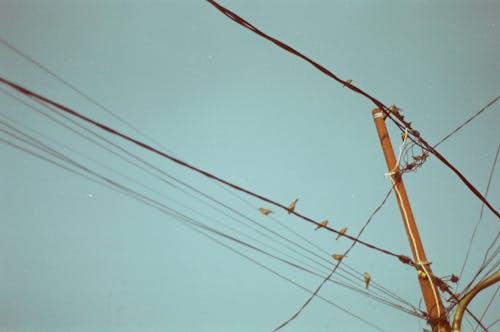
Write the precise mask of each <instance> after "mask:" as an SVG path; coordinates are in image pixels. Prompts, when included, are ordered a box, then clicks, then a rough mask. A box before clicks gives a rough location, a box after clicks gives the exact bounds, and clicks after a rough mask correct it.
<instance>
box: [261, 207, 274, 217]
mask: <svg viewBox="0 0 500 332" xmlns="http://www.w3.org/2000/svg"><path fill="white" fill-rule="evenodd" d="M259 211H260V212H261V213H262V214H264V215H266V216H267V215H268V214H269V213H273V211H271V210H269V209H266V208H259Z"/></svg>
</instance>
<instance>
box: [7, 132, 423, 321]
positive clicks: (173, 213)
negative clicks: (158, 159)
mask: <svg viewBox="0 0 500 332" xmlns="http://www.w3.org/2000/svg"><path fill="white" fill-rule="evenodd" d="M0 131H4V130H2V129H0ZM4 132H5V131H4ZM7 134H9V135H10V136H13V137H15V138H17V139H20V140H22V141H24V142H25V143H27V144H30V145H33V142H31V143H30V142H28V141H26V140H24V139H21V138H19V137H18V136H16V135H12V134H10V133H8V132H7ZM0 141H2V142H5V143H7V144H9V145H11V146H13V147H15V148H18V149H20V150H22V151H24V152H28V153H30V154H32V155H34V156H36V157H38V158H40V159H43V160H46V161H49V162H50V163H52V164H54V165H56V166H59V167H62V168H64V169H66V170H69V171H71V172H73V173H75V172H74V170H72V169H69V168H67V167H65V166H64V165H61V164H59V163H57V162H53V161H52V160H50V159H47V158H46V157H44V156H41V155H39V154H37V153H33V152H32V151H29V150H26V149H24V148H22V147H20V146H17V145H15V144H12V143H10V142H7V141H5V140H4V139H2V138H0ZM33 146H36V147H38V148H39V149H42V150H45V149H47V151H50V152H49V153H51V154H53V155H54V156H55V157H57V158H59V159H62V160H65V161H66V162H70V163H71V164H73V165H75V166H77V167H78V168H80V169H82V170H83V171H84V172H86V173H89V174H90V175H92V176H95V177H97V178H98V179H101V180H102V181H103V182H100V181H97V183H100V184H104V185H105V186H108V187H109V186H111V187H112V189H115V190H116V189H117V190H118V191H121V192H124V193H125V194H127V195H128V196H131V197H132V198H134V199H137V200H139V201H141V202H142V203H144V204H146V205H149V206H151V207H153V208H156V209H158V210H160V211H161V212H163V213H166V214H167V215H169V216H172V217H174V218H176V219H177V220H180V221H182V222H185V223H187V226H192V227H195V228H201V229H202V230H204V231H207V232H210V233H213V234H215V235H218V236H221V237H223V238H226V239H228V240H231V241H233V242H236V243H238V244H240V245H244V246H246V247H248V248H250V249H253V250H256V251H258V252H260V253H261V254H264V255H267V256H269V257H271V258H274V259H277V260H278V261H281V262H282V263H285V264H287V265H290V266H292V267H295V268H298V269H300V270H302V271H305V272H310V271H308V270H307V269H304V268H302V267H301V266H299V265H297V264H294V263H291V262H289V261H286V260H283V259H280V258H279V257H277V256H275V255H272V254H269V253H267V252H266V251H264V250H261V249H259V248H257V247H255V246H252V245H249V244H248V243H246V242H244V241H241V240H239V239H237V238H235V237H232V236H229V235H227V234H225V233H223V232H221V231H218V230H216V229H214V228H212V227H210V226H207V225H205V224H203V223H202V222H199V221H196V220H194V219H192V218H190V217H187V216H186V215H184V214H183V213H180V212H178V211H176V210H175V209H172V208H169V207H167V206H165V205H164V204H162V203H159V202H157V201H155V200H154V199H151V198H149V197H147V196H145V195H143V194H140V193H138V192H136V191H134V190H133V189H130V188H128V187H127V186H124V185H120V184H119V183H117V182H116V181H114V180H111V179H109V178H107V177H104V176H102V175H99V174H97V173H95V172H94V171H91V170H90V169H89V168H87V167H85V166H83V165H81V164H79V163H78V162H75V161H71V159H69V158H67V157H64V156H62V155H60V154H58V153H57V152H56V151H55V150H52V149H50V148H48V147H46V146H45V147H44V146H43V144H41V145H40V144H36V145H33ZM47 151H46V152H47ZM76 174H78V175H82V174H81V173H78V172H76ZM84 177H86V178H88V179H90V180H92V181H95V180H96V179H95V178H89V177H87V176H85V175H84ZM190 228H191V227H190ZM212 239H213V238H212ZM216 242H218V243H219V244H222V242H220V241H218V240H216ZM223 246H224V247H226V248H228V249H230V250H232V251H235V252H239V251H238V250H235V249H234V248H231V247H229V246H227V245H225V244H224V245H223ZM239 253H241V252H239ZM242 255H243V256H245V257H246V258H249V259H250V260H251V261H253V262H254V263H257V264H258V265H260V266H262V267H264V266H265V265H263V264H262V263H259V262H257V261H256V260H255V259H253V258H250V257H249V256H247V255H244V254H242ZM266 270H268V271H270V272H272V273H273V274H276V275H278V276H283V275H282V274H280V273H278V272H276V271H274V270H273V269H271V268H268V267H267V268H266ZM313 274H314V273H313ZM284 279H285V280H286V281H288V282H290V281H291V283H292V284H294V285H295V286H299V287H300V288H302V289H304V290H306V291H308V292H311V291H309V290H307V289H306V288H305V287H303V286H301V285H300V284H298V283H297V282H294V281H293V280H291V279H290V278H288V277H285V278H284ZM321 299H322V300H324V301H326V302H327V303H329V304H331V305H333V306H335V307H336V308H338V309H340V310H342V311H344V312H345V313H347V314H349V315H350V316H352V317H354V318H356V319H358V320H360V321H363V322H365V323H366V324H368V325H370V326H372V327H374V328H376V329H378V330H381V329H380V328H379V327H377V326H376V325H374V324H373V323H371V322H369V321H368V320H366V319H364V318H362V317H360V316H358V315H355V314H354V313H352V312H351V311H349V310H347V309H345V308H343V307H341V306H339V305H337V304H335V303H333V302H332V301H330V300H328V299H326V298H324V297H321ZM403 311H405V310H403ZM405 312H407V313H410V314H413V315H414V316H417V317H420V315H418V313H412V312H411V311H405Z"/></svg>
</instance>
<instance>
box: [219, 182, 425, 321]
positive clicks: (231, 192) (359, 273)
mask: <svg viewBox="0 0 500 332" xmlns="http://www.w3.org/2000/svg"><path fill="white" fill-rule="evenodd" d="M221 188H223V189H224V190H226V191H227V192H228V193H230V194H231V195H233V196H234V197H236V198H237V199H239V200H240V201H242V202H243V203H245V204H246V205H247V206H249V207H251V208H252V209H256V208H257V207H256V206H254V205H253V204H251V203H250V202H249V201H248V200H246V199H244V198H243V197H241V196H240V195H238V194H237V193H235V192H233V191H232V190H230V189H229V188H227V187H225V186H221ZM392 190H393V188H392V187H391V189H390V191H389V193H388V194H387V195H390V192H391V191H392ZM270 219H271V220H274V221H275V222H276V223H277V224H278V225H280V226H281V227H283V228H284V229H286V230H287V231H289V232H291V233H292V234H294V235H295V236H297V237H299V238H300V239H302V240H304V241H306V242H307V243H308V244H310V245H311V246H313V247H315V248H316V249H318V250H320V251H322V252H323V253H325V254H326V255H328V256H330V253H328V252H327V251H326V250H324V249H323V248H321V247H319V246H318V245H316V244H315V243H314V242H312V241H309V240H308V239H307V238H305V237H304V236H302V235H301V234H300V233H298V232H295V231H294V230H293V229H291V228H290V227H288V226H287V225H286V224H283V223H281V222H280V221H279V220H278V219H276V218H273V217H270ZM329 262H330V261H329ZM343 265H345V266H346V267H347V268H348V269H350V270H352V271H354V272H355V273H356V275H354V274H352V273H349V272H347V270H346V269H344V268H343V267H342V266H340V267H339V269H340V270H342V271H345V272H347V273H348V274H350V275H351V276H353V277H356V278H357V279H358V280H361V281H363V282H364V279H363V278H361V277H358V276H362V275H363V273H361V272H360V271H357V270H356V269H354V268H352V267H351V266H349V265H348V264H346V263H344V264H343ZM370 284H371V286H372V288H371V289H373V288H376V289H378V290H379V291H381V292H382V293H384V294H386V295H387V296H389V297H392V298H393V299H395V300H397V301H399V302H401V303H404V304H406V305H408V306H409V307H411V308H412V309H413V310H414V311H415V312H418V310H417V309H416V307H415V306H414V305H413V304H411V303H410V302H408V301H406V300H405V299H403V298H401V297H400V296H398V295H397V294H395V293H393V292H391V291H390V290H388V289H387V288H385V287H383V286H382V285H380V284H378V283H377V282H376V281H374V280H372V281H371V282H370Z"/></svg>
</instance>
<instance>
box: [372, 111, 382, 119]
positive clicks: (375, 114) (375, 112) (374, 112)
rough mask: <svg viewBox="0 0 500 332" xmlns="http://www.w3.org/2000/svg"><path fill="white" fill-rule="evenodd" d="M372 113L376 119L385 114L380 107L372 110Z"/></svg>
mask: <svg viewBox="0 0 500 332" xmlns="http://www.w3.org/2000/svg"><path fill="white" fill-rule="evenodd" d="M372 114H373V118H374V119H377V118H383V117H384V116H385V114H384V112H383V111H382V110H381V109H380V108H375V109H374V110H373V111H372Z"/></svg>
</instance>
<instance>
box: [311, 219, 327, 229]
mask: <svg viewBox="0 0 500 332" xmlns="http://www.w3.org/2000/svg"><path fill="white" fill-rule="evenodd" d="M326 225H328V220H323V221H322V222H320V223H319V225H318V226H317V227H316V228H315V229H314V230H315V231H316V230H318V229H320V228H321V227H325V226H326Z"/></svg>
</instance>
